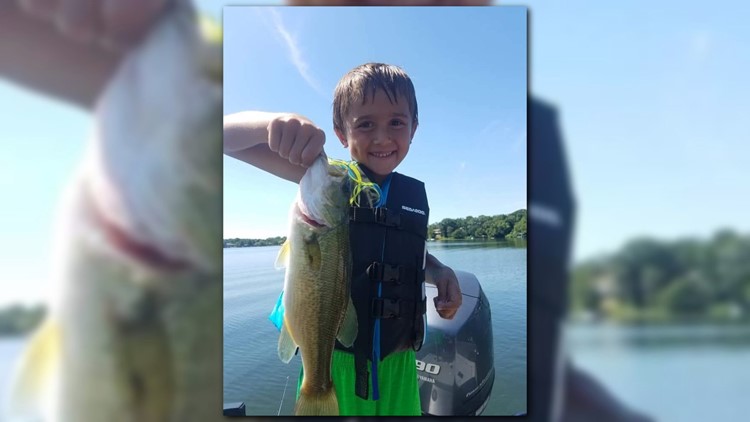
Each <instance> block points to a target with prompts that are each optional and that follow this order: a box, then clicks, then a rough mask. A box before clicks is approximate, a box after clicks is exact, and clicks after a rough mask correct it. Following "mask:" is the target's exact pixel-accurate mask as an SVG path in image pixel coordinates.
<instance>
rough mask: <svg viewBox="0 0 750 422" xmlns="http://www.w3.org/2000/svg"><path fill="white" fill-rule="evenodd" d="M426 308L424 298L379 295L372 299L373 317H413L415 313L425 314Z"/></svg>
mask: <svg viewBox="0 0 750 422" xmlns="http://www.w3.org/2000/svg"><path fill="white" fill-rule="evenodd" d="M426 308H427V307H426V302H425V301H424V300H420V301H413V300H406V299H391V298H387V297H379V298H375V299H373V300H372V314H371V316H372V317H373V318H402V317H403V318H413V317H414V315H415V314H416V315H422V314H424V313H425V310H426Z"/></svg>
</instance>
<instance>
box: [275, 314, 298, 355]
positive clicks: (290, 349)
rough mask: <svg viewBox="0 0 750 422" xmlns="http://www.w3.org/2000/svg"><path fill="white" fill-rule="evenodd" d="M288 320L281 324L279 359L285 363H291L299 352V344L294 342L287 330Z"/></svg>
mask: <svg viewBox="0 0 750 422" xmlns="http://www.w3.org/2000/svg"><path fill="white" fill-rule="evenodd" d="M286 327H287V324H286V320H284V323H283V324H281V334H279V349H278V350H279V359H281V361H282V362H284V363H289V361H290V360H292V356H294V352H295V351H296V350H297V344H296V343H295V342H294V339H293V338H292V335H291V334H290V333H289V330H288V329H287V328H286Z"/></svg>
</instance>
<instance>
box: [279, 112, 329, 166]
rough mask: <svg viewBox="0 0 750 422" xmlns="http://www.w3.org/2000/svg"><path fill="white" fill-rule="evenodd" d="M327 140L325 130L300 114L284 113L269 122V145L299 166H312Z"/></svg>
mask: <svg viewBox="0 0 750 422" xmlns="http://www.w3.org/2000/svg"><path fill="white" fill-rule="evenodd" d="M325 141H326V134H325V132H323V130H322V129H320V128H319V127H317V126H316V125H315V124H314V123H313V122H312V121H310V120H309V119H308V118H306V117H304V116H300V115H298V114H284V115H282V116H279V117H276V118H274V119H272V120H271V122H270V123H269V124H268V147H269V148H270V149H271V151H273V152H276V153H278V154H279V156H281V157H282V158H285V159H287V160H289V162H290V163H292V164H295V165H298V166H303V167H310V166H311V165H312V163H313V161H315V158H316V157H317V156H318V155H320V154H321V153H322V152H323V144H325Z"/></svg>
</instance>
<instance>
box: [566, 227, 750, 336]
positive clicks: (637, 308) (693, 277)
mask: <svg viewBox="0 0 750 422" xmlns="http://www.w3.org/2000/svg"><path fill="white" fill-rule="evenodd" d="M570 303H571V306H572V308H571V309H572V311H573V312H574V313H575V314H576V315H579V316H580V315H588V316H592V317H594V318H596V319H610V320H617V321H646V322H659V321H674V320H691V321H694V320H701V321H738V320H742V321H746V320H750V236H747V235H745V236H743V235H739V234H737V233H735V232H734V231H732V230H721V231H719V232H717V233H716V234H715V235H713V237H711V238H709V239H706V240H700V239H695V238H687V239H680V240H676V241H659V240H654V239H651V238H639V239H634V240H632V241H630V242H628V243H627V244H625V245H624V246H623V247H622V248H621V249H620V250H619V251H617V252H615V253H613V254H611V255H607V256H601V257H597V258H594V259H590V260H588V261H585V262H582V263H581V264H579V265H577V266H576V267H575V268H574V270H573V273H572V279H571V289H570Z"/></svg>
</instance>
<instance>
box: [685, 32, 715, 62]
mask: <svg viewBox="0 0 750 422" xmlns="http://www.w3.org/2000/svg"><path fill="white" fill-rule="evenodd" d="M710 50H711V34H709V33H708V31H699V32H696V33H694V34H693V38H692V39H691V40H690V53H691V55H692V56H693V57H694V58H695V59H698V60H703V59H705V58H706V57H707V56H708V53H709V51H710Z"/></svg>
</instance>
